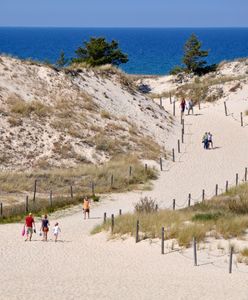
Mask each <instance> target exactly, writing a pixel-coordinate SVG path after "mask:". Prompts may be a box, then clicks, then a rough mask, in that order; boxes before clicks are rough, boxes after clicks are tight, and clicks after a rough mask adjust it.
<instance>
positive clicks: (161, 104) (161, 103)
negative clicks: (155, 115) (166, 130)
mask: <svg viewBox="0 0 248 300" xmlns="http://www.w3.org/2000/svg"><path fill="white" fill-rule="evenodd" d="M160 108H163V102H162V97H160Z"/></svg>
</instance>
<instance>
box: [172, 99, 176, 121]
mask: <svg viewBox="0 0 248 300" xmlns="http://www.w3.org/2000/svg"><path fill="white" fill-rule="evenodd" d="M175 115H176V101H175V100H174V101H173V116H174V117H175Z"/></svg>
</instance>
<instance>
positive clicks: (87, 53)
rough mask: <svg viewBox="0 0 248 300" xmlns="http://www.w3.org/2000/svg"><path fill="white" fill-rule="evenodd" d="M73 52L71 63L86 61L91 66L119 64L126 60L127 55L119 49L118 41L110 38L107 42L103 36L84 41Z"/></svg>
mask: <svg viewBox="0 0 248 300" xmlns="http://www.w3.org/2000/svg"><path fill="white" fill-rule="evenodd" d="M75 53H76V55H77V57H76V58H73V59H72V62H73V63H86V64H88V65H89V66H93V67H94V66H101V65H106V64H111V65H114V66H119V65H120V64H123V63H126V62H128V56H127V55H126V54H124V53H123V52H122V51H121V49H119V45H118V42H117V41H115V40H112V41H111V42H110V43H108V42H107V41H106V39H105V38H103V37H99V38H91V39H90V41H88V42H86V41H85V42H84V46H83V47H79V48H78V49H77V50H76V51H75Z"/></svg>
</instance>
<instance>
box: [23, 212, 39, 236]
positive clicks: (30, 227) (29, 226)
mask: <svg viewBox="0 0 248 300" xmlns="http://www.w3.org/2000/svg"><path fill="white" fill-rule="evenodd" d="M25 226H26V232H27V237H26V240H25V241H28V240H29V241H30V242H31V239H32V235H33V231H34V232H35V233H36V229H35V221H34V218H33V215H32V213H29V215H28V216H27V217H26V218H25Z"/></svg>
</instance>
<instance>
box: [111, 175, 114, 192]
mask: <svg viewBox="0 0 248 300" xmlns="http://www.w3.org/2000/svg"><path fill="white" fill-rule="evenodd" d="M113 185H114V175H113V174H112V175H111V179H110V187H111V189H112V187H113Z"/></svg>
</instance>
